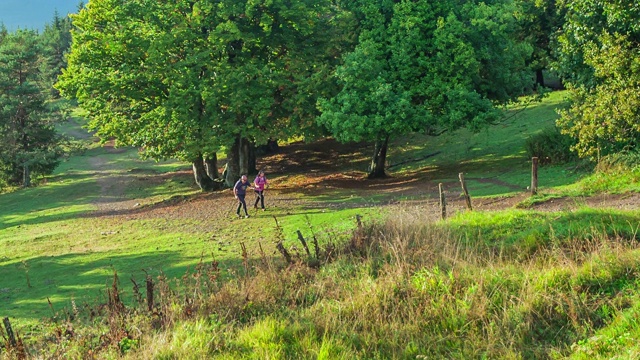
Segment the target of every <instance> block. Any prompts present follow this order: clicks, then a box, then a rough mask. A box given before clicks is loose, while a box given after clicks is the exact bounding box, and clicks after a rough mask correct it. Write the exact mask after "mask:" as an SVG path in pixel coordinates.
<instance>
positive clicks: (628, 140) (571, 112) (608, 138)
mask: <svg viewBox="0 0 640 360" xmlns="http://www.w3.org/2000/svg"><path fill="white" fill-rule="evenodd" d="M566 6H567V20H566V25H565V31H564V32H563V34H562V35H561V36H560V38H559V41H560V47H559V49H558V53H559V60H558V62H557V64H556V67H557V69H558V70H559V71H560V73H561V74H562V76H563V77H564V79H565V83H566V84H567V87H568V88H569V89H570V91H571V106H570V108H569V109H567V110H564V111H561V118H560V119H559V120H558V125H559V126H560V128H561V129H562V131H563V132H564V133H566V134H570V135H571V136H573V137H574V138H576V139H577V141H578V143H577V145H575V147H574V148H575V150H577V152H578V154H579V155H581V156H583V157H590V158H597V157H598V156H599V155H606V154H609V153H612V152H617V151H620V150H623V149H629V148H634V147H635V146H636V145H637V144H638V141H639V140H640V92H639V91H638V89H639V88H640V4H638V2H637V1H633V0H622V1H617V0H616V1H614V0H604V1H601V0H598V1H596V0H577V1H567V2H566Z"/></svg>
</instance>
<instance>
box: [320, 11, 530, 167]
mask: <svg viewBox="0 0 640 360" xmlns="http://www.w3.org/2000/svg"><path fill="white" fill-rule="evenodd" d="M511 5H512V3H510V2H508V1H505V2H500V1H496V2H491V3H488V4H487V3H475V2H473V1H469V2H464V3H463V4H460V2H457V1H438V2H426V1H419V2H415V1H391V0H380V1H376V2H371V1H356V2H355V3H354V4H353V5H352V10H353V11H354V13H355V14H356V18H358V19H359V20H360V29H361V31H360V34H359V39H358V43H357V45H356V47H355V49H354V50H353V51H352V52H350V53H348V54H346V55H345V57H344V64H343V65H341V66H340V67H339V68H338V70H337V72H336V76H337V78H338V81H339V83H340V85H341V86H342V89H341V91H340V92H339V93H338V94H337V95H336V96H335V97H332V98H324V99H322V100H321V101H320V103H319V107H320V109H321V111H322V115H321V116H320V118H319V122H320V123H321V124H323V125H325V126H327V127H328V128H329V129H330V131H331V132H332V133H333V134H334V136H336V138H338V139H339V140H341V141H375V142H376V148H375V149H376V150H375V153H374V156H373V160H372V166H371V171H370V174H369V176H370V177H378V176H384V162H385V156H386V147H387V143H388V140H389V138H391V137H397V136H402V135H404V134H407V133H409V132H414V131H425V132H433V131H434V129H438V128H447V129H455V128H458V127H461V126H470V127H472V128H478V127H480V126H482V125H483V124H486V123H488V122H490V121H491V120H492V119H495V117H496V112H495V111H494V104H496V103H504V102H508V101H510V100H512V99H514V98H515V97H516V96H518V95H522V94H523V93H524V92H525V91H527V89H529V88H530V87H531V79H530V76H529V73H528V68H527V67H526V65H525V60H526V59H527V57H528V56H530V54H531V47H530V46H529V45H527V44H526V43H522V42H520V43H518V42H516V41H515V40H514V39H513V34H514V33H515V31H516V29H517V28H516V26H517V24H516V21H515V18H514V16H513V14H514V9H513V8H512V7H511Z"/></svg>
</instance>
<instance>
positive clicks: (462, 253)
mask: <svg viewBox="0 0 640 360" xmlns="http://www.w3.org/2000/svg"><path fill="white" fill-rule="evenodd" d="M562 96H563V93H553V94H551V96H550V97H549V98H547V99H546V100H545V101H544V102H543V103H535V104H528V105H527V106H523V107H513V108H510V109H507V110H505V118H504V120H503V121H502V122H501V123H499V124H496V125H494V126H492V127H491V128H489V129H486V130H485V131H482V132H480V133H476V134H474V133H469V132H466V131H458V132H455V133H446V134H444V135H441V136H439V137H425V136H418V135H416V136H413V137H411V138H407V139H402V141H396V142H395V143H394V144H393V146H392V148H391V149H390V151H391V153H390V157H389V164H390V165H391V168H390V170H391V173H392V177H391V178H389V179H385V180H379V181H365V180H364V177H365V172H364V167H365V166H366V163H367V155H368V154H369V153H370V149H369V148H368V146H367V145H364V146H363V145H361V144H352V145H347V146H343V145H338V144H335V143H333V142H330V141H323V142H320V143H316V144H291V145H287V146H284V147H283V149H282V151H281V152H280V153H278V154H273V155H269V156H267V157H265V158H262V159H261V160H260V161H261V164H260V165H261V167H263V168H265V169H266V170H267V176H268V177H269V180H270V182H271V187H270V189H269V190H268V191H267V199H266V200H267V207H268V209H267V211H265V212H262V211H256V210H253V209H252V210H251V212H250V213H251V215H252V217H251V218H249V219H237V218H235V204H234V200H233V198H232V196H231V195H230V193H229V191H228V190H227V191H221V192H217V193H208V194H202V193H199V192H197V191H196V190H195V187H194V185H193V180H192V177H191V175H190V173H189V171H188V170H189V166H188V164H183V163H179V162H171V161H169V162H162V163H155V162H151V161H143V160H140V159H139V158H138V157H137V154H136V151H135V150H134V149H128V148H124V149H117V148H113V147H111V146H106V147H100V146H96V145H95V144H92V143H91V142H90V139H87V140H86V141H87V149H86V150H85V151H84V152H81V153H79V154H77V155H74V156H72V157H70V158H69V159H68V160H67V161H66V162H64V164H63V165H62V166H61V167H60V168H59V169H58V170H57V173H56V174H55V175H54V176H53V177H51V178H48V179H46V181H45V183H43V184H42V185H41V186H39V187H36V188H32V189H26V190H20V191H16V192H13V193H9V194H3V195H0V279H2V281H1V285H0V297H1V298H2V302H0V316H2V317H5V316H7V317H9V318H10V320H11V322H12V324H13V325H14V327H15V328H16V329H18V332H19V334H20V335H21V336H22V338H23V340H24V343H25V344H26V345H27V348H28V351H29V352H31V353H32V354H35V353H39V354H42V355H41V356H42V357H46V358H86V357H87V356H88V355H87V354H89V353H92V354H99V357H106V358H116V357H121V356H124V357H130V358H166V359H169V358H180V359H182V358H194V359H195V358H208V357H211V356H214V355H215V356H216V357H220V358H260V359H263V358H301V359H302V358H305V359H307V358H318V359H320V358H322V359H335V358H345V359H346V358H381V359H382V358H385V359H386V358H412V359H415V358H465V359H466V358H531V359H534V358H535V359H538V358H562V357H567V356H573V357H575V358H586V357H590V358H592V357H595V358H598V357H600V358H611V357H614V356H619V357H620V358H633V356H636V355H637V352H638V351H639V349H638V348H637V345H635V344H637V341H636V340H637V339H638V336H639V334H640V331H639V330H638V325H637V322H635V320H634V319H635V318H636V314H637V311H638V310H637V309H638V305H637V304H638V301H637V299H638V269H640V261H638V260H637V259H638V256H637V255H638V248H637V238H636V237H637V232H638V228H639V224H640V212H639V211H638V210H637V209H638V207H637V201H638V197H637V195H636V194H635V193H634V191H635V190H636V189H637V184H638V180H639V177H638V172H637V171H635V170H633V171H632V170H630V169H626V170H620V168H615V167H612V168H611V170H612V171H613V172H614V173H615V174H616V175H615V176H611V172H603V173H597V174H594V175H592V174H589V173H586V172H584V171H579V170H576V169H579V167H577V166H576V164H562V165H555V166H545V167H543V168H541V170H540V185H541V191H540V194H539V195H538V196H536V197H533V198H531V197H529V196H528V195H527V194H526V187H527V185H528V184H529V182H530V179H529V176H530V166H531V164H530V160H529V159H527V156H526V154H525V152H524V147H523V145H524V142H525V140H526V139H527V138H528V137H529V136H531V135H534V134H536V133H538V132H540V131H542V130H543V129H544V128H545V127H550V126H553V122H554V119H555V116H556V115H555V112H554V109H555V108H556V107H558V106H561V105H562ZM78 126H79V125H78V123H77V122H73V121H72V122H70V123H68V124H66V125H65V127H64V129H65V131H66V132H67V133H71V134H81V129H79V127H78ZM434 154H435V155H434ZM616 171H617V172H616ZM459 172H464V173H465V178H466V179H467V181H468V187H469V191H470V192H471V194H472V196H473V201H474V204H475V206H474V208H475V209H476V211H474V212H467V211H464V205H463V203H462V202H461V199H460V197H459V193H460V190H459V187H460V185H459V183H458V182H457V179H458V173H459ZM438 183H444V184H445V187H446V189H447V196H448V201H449V215H450V217H449V218H448V219H447V220H446V221H441V220H439V209H438V206H437V191H436V189H437V184H438ZM609 189H614V190H615V191H611V192H608V191H606V190H609ZM615 193H617V194H622V195H615ZM594 194H596V195H598V196H597V197H592V195H594ZM596 200H597V201H596ZM248 202H249V203H250V202H251V201H248ZM591 204H595V205H591ZM612 204H613V205H612ZM516 206H519V207H534V208H536V209H539V210H535V209H516V208H515V207H516ZM603 206H607V208H603ZM609 206H615V207H616V209H612V208H610V207H609ZM356 217H359V218H362V219H363V221H364V225H363V226H362V227H357V226H356V224H357V220H356ZM297 230H300V231H301V234H302V235H303V236H304V237H305V239H306V240H307V242H308V247H309V255H307V254H306V251H305V249H304V247H303V246H302V244H301V242H300V241H299V240H298V236H297V233H296V231H297ZM314 238H315V239H316V240H317V248H316V247H315V246H316V245H315V244H314V242H313V239H314ZM277 242H282V244H283V245H284V249H286V250H287V251H288V252H289V254H291V256H292V258H293V260H292V262H293V263H292V264H287V262H286V261H285V259H284V257H283V256H282V255H281V253H280V252H279V251H278V250H277V249H276V246H275V245H276V243H277ZM114 274H117V277H118V281H116V282H114ZM150 282H151V283H153V284H154V292H153V294H154V301H153V303H149V302H148V301H147V299H146V296H147V295H148V294H149V292H148V290H147V289H146V288H145V286H146V284H148V283H150ZM114 294H118V296H114ZM12 349H13V350H12V351H13V352H12V353H11V354H7V352H6V351H7V350H6V349H5V350H3V353H2V354H4V356H6V357H12V356H16V357H18V356H19V351H18V350H16V348H15V347H13V348H12Z"/></svg>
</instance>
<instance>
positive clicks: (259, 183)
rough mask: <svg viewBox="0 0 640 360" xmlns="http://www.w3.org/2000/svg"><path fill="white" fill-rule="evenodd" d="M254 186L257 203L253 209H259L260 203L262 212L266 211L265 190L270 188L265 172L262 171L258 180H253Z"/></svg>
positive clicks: (257, 177)
mask: <svg viewBox="0 0 640 360" xmlns="http://www.w3.org/2000/svg"><path fill="white" fill-rule="evenodd" d="M253 185H254V186H253V190H254V191H255V192H256V203H255V204H253V207H254V208H256V209H257V208H258V202H259V203H260V206H261V207H262V211H264V189H266V188H267V186H268V182H267V177H266V176H264V171H262V170H260V172H259V173H258V176H256V179H255V180H253Z"/></svg>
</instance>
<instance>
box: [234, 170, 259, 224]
mask: <svg viewBox="0 0 640 360" xmlns="http://www.w3.org/2000/svg"><path fill="white" fill-rule="evenodd" d="M253 185H254V186H251V183H250V182H249V180H248V178H247V175H242V176H241V177H240V180H238V182H236V184H235V185H234V186H233V195H235V197H236V199H237V200H238V208H237V209H236V215H238V217H242V215H240V209H244V217H245V218H248V217H249V212H248V211H247V203H246V201H245V197H246V196H247V189H253V191H254V192H255V193H256V202H255V203H254V204H253V207H254V208H256V209H257V208H258V203H260V207H261V208H262V211H264V189H265V188H266V187H267V177H266V176H264V171H260V172H259V173H258V176H256V179H255V180H254V181H253Z"/></svg>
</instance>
